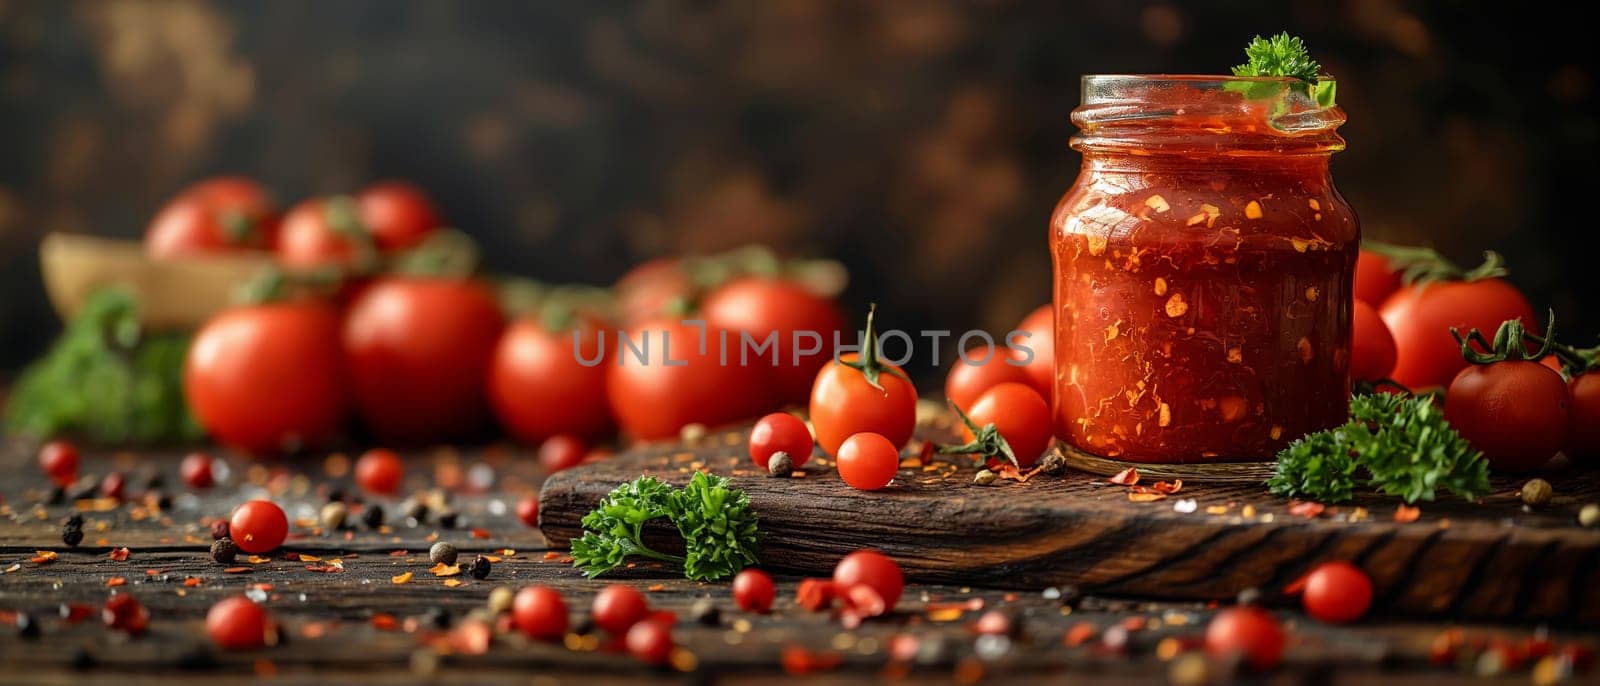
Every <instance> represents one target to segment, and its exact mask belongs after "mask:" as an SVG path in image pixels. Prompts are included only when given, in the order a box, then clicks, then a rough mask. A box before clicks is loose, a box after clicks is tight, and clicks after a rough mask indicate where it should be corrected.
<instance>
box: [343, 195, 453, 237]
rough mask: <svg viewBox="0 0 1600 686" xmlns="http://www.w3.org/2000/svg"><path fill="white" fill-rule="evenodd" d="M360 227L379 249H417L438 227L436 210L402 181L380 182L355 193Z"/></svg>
mask: <svg viewBox="0 0 1600 686" xmlns="http://www.w3.org/2000/svg"><path fill="white" fill-rule="evenodd" d="M356 205H358V206H359V207H360V211H361V224H362V225H363V226H365V227H366V229H367V231H368V232H369V233H371V234H372V238H373V240H374V241H376V242H377V244H378V249H379V250H384V251H393V250H402V249H405V248H410V247H414V246H416V245H417V244H418V243H421V242H422V241H423V240H425V239H426V238H427V237H428V235H429V234H431V233H433V231H434V229H437V228H439V226H440V224H441V223H442V222H440V221H439V211H438V209H437V208H435V207H434V205H433V200H431V199H430V198H429V197H428V194H427V193H425V192H423V190H422V189H421V188H418V187H416V186H415V185H413V184H410V183H406V182H404V181H382V182H379V183H375V184H372V185H370V186H367V187H366V188H363V189H361V192H360V193H358V194H356Z"/></svg>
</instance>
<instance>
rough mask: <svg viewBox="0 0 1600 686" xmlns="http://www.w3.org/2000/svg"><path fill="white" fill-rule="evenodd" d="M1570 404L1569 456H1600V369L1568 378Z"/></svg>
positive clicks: (1568, 426) (1589, 457) (1568, 412)
mask: <svg viewBox="0 0 1600 686" xmlns="http://www.w3.org/2000/svg"><path fill="white" fill-rule="evenodd" d="M1567 390H1568V391H1569V392H1570V393H1571V396H1572V400H1571V403H1572V404H1571V406H1570V407H1568V408H1567V447H1566V451H1567V456H1568V457H1572V458H1588V459H1592V458H1595V457H1600V371H1589V372H1584V373H1582V374H1579V375H1577V376H1575V377H1572V380H1571V381H1568V382H1567Z"/></svg>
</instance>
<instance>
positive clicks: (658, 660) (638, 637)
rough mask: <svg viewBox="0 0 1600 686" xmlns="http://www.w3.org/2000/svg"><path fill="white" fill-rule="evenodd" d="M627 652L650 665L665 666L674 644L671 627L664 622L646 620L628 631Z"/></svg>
mask: <svg viewBox="0 0 1600 686" xmlns="http://www.w3.org/2000/svg"><path fill="white" fill-rule="evenodd" d="M625 642H626V643H627V644H628V652H630V653H633V656H634V657H636V658H639V659H640V660H641V661H644V662H647V663H649V664H652V665H660V664H666V662H667V658H669V657H671V656H672V649H673V648H674V647H676V644H675V643H674V642H673V640H672V627H670V626H667V625H666V623H665V622H658V621H655V620H648V621H643V622H639V623H637V624H634V625H633V628H631V629H628V637H627V639H626V641H625Z"/></svg>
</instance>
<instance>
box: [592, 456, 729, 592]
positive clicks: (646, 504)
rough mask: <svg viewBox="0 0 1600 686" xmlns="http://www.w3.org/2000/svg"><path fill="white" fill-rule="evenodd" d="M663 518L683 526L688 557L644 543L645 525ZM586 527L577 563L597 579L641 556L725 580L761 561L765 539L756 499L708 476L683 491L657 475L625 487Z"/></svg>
mask: <svg viewBox="0 0 1600 686" xmlns="http://www.w3.org/2000/svg"><path fill="white" fill-rule="evenodd" d="M658 519H668V520H671V521H672V523H673V524H674V525H675V526H676V527H677V529H678V533H679V535H681V536H683V539H684V548H685V550H686V552H687V554H686V555H685V556H683V557H680V556H677V555H669V554H667V553H662V552H659V551H656V550H653V549H651V548H650V547H649V546H646V545H645V544H644V527H645V524H646V523H648V522H650V521H654V520H658ZM583 528H584V534H583V535H582V536H580V537H578V538H576V539H573V541H572V564H573V566H575V567H577V568H578V569H580V570H582V571H583V573H584V574H585V575H586V576H589V577H591V578H592V577H596V576H600V575H601V574H605V573H606V572H609V571H611V570H613V569H615V568H616V567H617V566H618V565H621V564H622V563H623V561H624V560H626V559H627V558H629V557H634V556H637V557H645V558H649V559H653V560H659V561H662V562H670V563H673V564H675V565H681V566H682V567H683V570H684V575H685V576H687V577H688V578H690V579H695V580H715V579H725V578H727V577H730V576H733V575H734V574H735V573H737V572H738V571H739V570H742V569H744V568H745V567H748V566H750V565H752V564H754V563H755V562H756V553H755V548H756V545H757V543H758V542H759V540H760V535H759V532H758V531H757V530H756V515H755V512H754V511H753V510H751V509H750V497H749V496H747V495H745V493H744V492H743V491H740V490H738V489H735V488H732V487H730V486H728V480H727V479H724V478H720V477H715V476H707V475H706V474H704V473H696V474H695V475H694V477H692V478H691V479H690V480H689V485H688V486H686V487H685V488H684V489H683V490H681V491H680V490H676V489H674V488H673V487H672V486H670V485H668V484H666V483H665V482H663V481H661V480H660V479H657V478H655V477H653V476H641V477H639V478H638V479H635V480H634V481H632V482H629V483H625V484H622V485H621V486H618V487H617V488H615V489H613V490H612V491H611V493H609V494H607V495H606V497H605V498H603V499H601V500H600V504H599V505H598V506H596V507H595V509H594V510H593V511H591V512H590V513H589V514H587V515H584V517H583Z"/></svg>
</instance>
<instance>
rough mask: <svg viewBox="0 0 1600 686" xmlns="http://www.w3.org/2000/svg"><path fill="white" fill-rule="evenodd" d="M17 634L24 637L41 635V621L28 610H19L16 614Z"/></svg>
mask: <svg viewBox="0 0 1600 686" xmlns="http://www.w3.org/2000/svg"><path fill="white" fill-rule="evenodd" d="M15 621H16V626H17V635H18V636H21V637H23V638H38V637H39V622H38V621H37V620H35V619H34V618H33V615H30V614H28V613H26V612H18V613H17V616H16V620H15Z"/></svg>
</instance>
